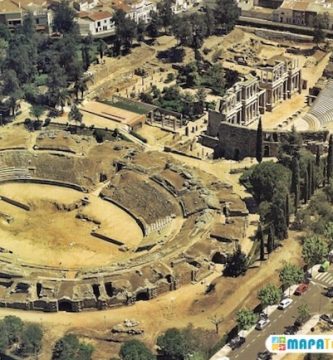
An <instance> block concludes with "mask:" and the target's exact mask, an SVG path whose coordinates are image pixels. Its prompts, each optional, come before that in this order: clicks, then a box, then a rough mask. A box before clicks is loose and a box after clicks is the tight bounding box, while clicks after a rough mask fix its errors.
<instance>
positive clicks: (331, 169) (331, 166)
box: [326, 135, 333, 182]
mask: <svg viewBox="0 0 333 360" xmlns="http://www.w3.org/2000/svg"><path fill="white" fill-rule="evenodd" d="M326 168H327V181H328V182H329V181H330V179H331V176H332V174H333V135H330V138H329V142H328V154H327V167H326Z"/></svg>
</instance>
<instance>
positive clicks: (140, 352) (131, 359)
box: [119, 340, 156, 360]
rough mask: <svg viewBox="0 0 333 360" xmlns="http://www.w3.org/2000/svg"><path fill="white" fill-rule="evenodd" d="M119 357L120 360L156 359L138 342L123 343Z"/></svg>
mask: <svg viewBox="0 0 333 360" xmlns="http://www.w3.org/2000/svg"><path fill="white" fill-rule="evenodd" d="M119 356H120V358H121V359H122V360H154V359H156V357H155V356H154V355H153V354H152V353H151V351H150V350H149V349H148V348H147V347H146V345H145V344H144V343H143V342H141V341H139V340H130V341H126V342H125V343H123V345H122V346H121V348H120V351H119Z"/></svg>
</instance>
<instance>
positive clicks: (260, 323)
mask: <svg viewBox="0 0 333 360" xmlns="http://www.w3.org/2000/svg"><path fill="white" fill-rule="evenodd" d="M270 322H271V321H270V320H269V319H268V318H263V319H260V320H259V321H258V322H257V325H256V329H257V330H262V329H263V328H264V327H266V326H267V325H268V324H269V323H270Z"/></svg>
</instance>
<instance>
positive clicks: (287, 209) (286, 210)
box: [285, 193, 290, 227]
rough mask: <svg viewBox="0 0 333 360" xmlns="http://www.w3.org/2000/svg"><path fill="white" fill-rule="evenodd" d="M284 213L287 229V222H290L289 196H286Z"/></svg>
mask: <svg viewBox="0 0 333 360" xmlns="http://www.w3.org/2000/svg"><path fill="white" fill-rule="evenodd" d="M285 213H286V223H287V227H289V220H290V209H289V194H288V193H287V194H286V208H285Z"/></svg>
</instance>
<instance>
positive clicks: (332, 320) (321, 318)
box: [320, 314, 333, 325]
mask: <svg viewBox="0 0 333 360" xmlns="http://www.w3.org/2000/svg"><path fill="white" fill-rule="evenodd" d="M320 320H323V321H325V322H327V323H328V324H330V325H333V319H331V318H330V317H329V316H328V315H327V314H323V315H320Z"/></svg>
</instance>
